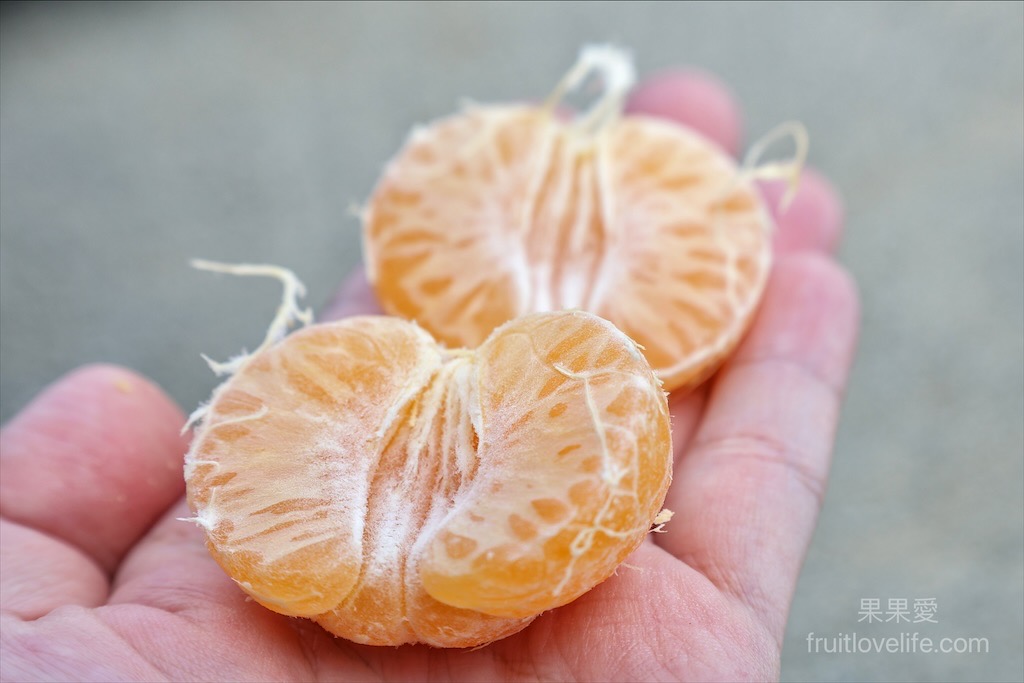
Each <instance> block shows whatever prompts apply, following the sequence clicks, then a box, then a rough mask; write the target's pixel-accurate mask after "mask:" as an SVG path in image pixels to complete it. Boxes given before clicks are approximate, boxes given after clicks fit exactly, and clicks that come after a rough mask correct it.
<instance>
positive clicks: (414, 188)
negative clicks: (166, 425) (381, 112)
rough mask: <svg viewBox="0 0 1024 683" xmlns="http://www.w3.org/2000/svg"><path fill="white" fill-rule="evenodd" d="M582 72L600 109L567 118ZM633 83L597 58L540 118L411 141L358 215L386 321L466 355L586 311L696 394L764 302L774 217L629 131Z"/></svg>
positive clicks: (651, 124) (723, 160) (503, 108)
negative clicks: (515, 327) (540, 314)
mask: <svg viewBox="0 0 1024 683" xmlns="http://www.w3.org/2000/svg"><path fill="white" fill-rule="evenodd" d="M591 71H597V72H599V73H600V74H601V75H603V77H604V80H605V85H606V92H605V95H604V96H603V97H602V98H601V99H600V100H598V102H597V103H596V104H595V105H594V107H593V108H592V109H591V110H590V112H589V113H587V114H586V115H584V116H581V117H579V118H577V119H576V120H573V121H565V120H563V118H561V117H559V116H558V112H557V111H556V104H557V100H558V99H559V98H560V97H561V94H562V93H563V92H564V91H566V90H568V89H570V88H572V87H574V86H575V85H576V84H578V82H580V81H581V79H582V78H583V76H584V75H586V74H587V73H589V72H591ZM631 83H632V71H631V67H629V64H628V62H625V61H624V58H623V57H622V55H621V54H619V53H617V52H615V51H614V50H610V49H609V48H591V49H590V50H589V51H587V50H585V51H584V53H583V55H582V56H581V60H580V62H579V64H577V66H576V67H575V69H574V70H573V71H572V72H570V74H569V75H568V76H567V78H566V80H565V81H563V83H562V84H561V85H560V86H559V88H558V89H557V90H556V93H555V95H554V96H553V97H552V98H551V99H550V100H549V102H548V103H547V104H546V105H543V106H534V105H494V106H471V107H469V108H468V109H466V110H465V111H463V112H461V113H459V114H456V115H453V116H451V117H449V118H445V119H443V120H440V121H437V122H435V123H433V124H431V125H430V126H428V127H426V128H421V129H417V130H415V131H414V132H413V134H412V135H411V136H410V138H409V140H408V142H407V144H406V145H405V147H404V148H403V149H402V150H401V151H400V152H399V153H398V155H397V156H396V157H395V158H394V159H393V160H392V161H391V162H390V164H389V165H388V166H387V168H386V170H385V172H384V174H383V176H382V177H381V179H380V181H379V182H378V184H377V186H376V188H375V189H374V191H373V193H372V196H371V198H370V200H369V202H368V205H367V207H366V210H365V212H364V216H363V236H364V239H363V244H364V258H365V261H366V264H367V273H368V276H369V278H370V280H371V282H372V284H373V285H374V287H375V289H376V292H377V294H378V296H379V299H380V302H381V305H382V306H383V308H384V310H385V311H387V312H388V313H391V314H393V315H399V316H402V317H404V318H408V319H412V320H415V321H416V322H418V323H419V324H420V325H422V326H423V327H424V328H426V329H427V330H429V331H430V333H431V334H433V335H434V336H435V337H436V338H437V339H439V340H441V341H442V342H444V343H445V344H447V345H449V346H451V347H475V346H477V345H479V344H480V343H482V342H483V341H484V339H486V338H487V336H488V334H490V332H491V330H492V329H494V328H495V327H497V326H498V325H500V324H502V323H504V322H505V321H507V320H511V319H514V318H517V317H519V316H522V315H525V314H528V313H532V312H537V311H549V310H561V309H575V308H579V309H584V310H588V311H591V312H593V313H596V314H597V315H599V316H601V317H603V318H606V319H608V320H610V321H612V322H613V323H614V324H615V325H616V326H617V327H618V328H619V329H621V330H622V331H623V332H625V333H626V334H627V335H628V336H630V337H631V338H632V339H634V340H636V342H637V343H638V344H640V345H641V346H642V347H643V348H644V350H645V354H646V356H647V359H648V361H649V362H650V364H651V366H652V367H653V368H654V370H655V372H656V373H657V374H658V376H659V377H660V378H661V379H662V380H663V381H664V384H665V388H666V389H669V390H672V389H677V388H680V387H689V386H694V385H696V384H698V383H699V382H701V381H702V380H703V379H705V378H706V377H707V376H708V375H709V374H710V373H711V372H712V371H713V370H714V369H715V368H716V367H717V366H718V365H719V364H720V363H721V361H722V360H724V358H725V357H726V356H727V354H728V353H729V352H730V351H731V350H732V349H733V347H734V346H735V345H736V343H737V342H738V341H739V339H740V337H741V336H742V334H743V333H744V331H745V329H746V328H747V326H748V324H749V322H750V320H751V318H752V316H753V313H754V311H755V309H756V306H757V303H758V302H759V300H760V298H761V295H762V292H763V290H764V286H765V282H766V279H767V275H768V271H769V267H770V262H771V246H770V237H771V232H772V228H773V226H772V219H771V217H770V214H769V212H768V211H767V210H766V208H765V206H764V204H763V202H762V199H761V196H760V194H759V193H758V191H757V189H756V188H755V186H754V184H753V177H754V176H755V174H753V173H750V172H745V171H743V170H741V169H740V168H738V167H737V165H736V163H735V162H734V161H733V160H732V159H731V158H730V157H729V156H728V155H727V154H725V153H724V152H723V151H722V150H720V149H719V148H718V147H717V146H715V145H714V144H713V143H711V142H709V141H708V140H707V139H705V138H704V137H702V136H701V135H699V134H698V133H696V132H694V131H692V130H690V129H688V128H686V127H684V126H682V125H679V124H675V123H670V122H668V121H663V120H658V119H654V118H650V117H644V116H624V115H622V114H621V109H622V102H623V101H624V98H625V95H626V92H628V89H629V86H630V84H631Z"/></svg>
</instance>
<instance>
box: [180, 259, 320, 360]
mask: <svg viewBox="0 0 1024 683" xmlns="http://www.w3.org/2000/svg"><path fill="white" fill-rule="evenodd" d="M191 265H192V267H193V268H197V269H198V270H206V271H209V272H211V273H226V274H228V275H241V276H250V275H255V276H258V277H272V278H275V279H276V280H278V281H280V282H281V284H282V285H283V286H284V291H283V293H282V296H281V305H280V306H278V308H277V313H276V314H275V315H274V319H273V320H272V321H271V322H270V327H268V328H267V334H266V336H265V337H264V338H263V342H262V343H261V344H260V345H259V346H258V347H256V350H254V351H253V352H252V353H246V352H245V350H244V349H243V351H242V353H241V354H239V355H238V356H235V357H233V358H231V359H229V360H227V361H225V362H223V363H219V362H217V361H215V360H212V359H210V358H209V357H208V356H206V354H203V360H205V361H206V363H207V365H209V366H210V369H211V370H213V372H214V374H216V375H217V376H218V377H219V376H221V375H230V374H234V373H235V372H236V371H237V370H238V369H239V368H240V367H242V365H243V364H244V363H245V362H246V361H247V360H249V359H250V358H252V357H253V356H255V355H256V354H258V353H260V352H261V351H263V350H264V349H266V348H269V347H270V346H273V345H274V344H276V343H277V342H279V341H281V340H282V339H284V337H285V335H287V334H288V331H289V330H290V329H291V328H292V327H293V326H294V325H295V324H296V323H302V324H304V325H308V324H310V323H311V322H313V309H311V308H306V309H302V308H299V299H301V298H302V297H304V296H306V286H305V285H304V284H302V282H301V281H300V280H299V278H298V277H296V276H295V273H293V272H292V271H290V270H288V269H287V268H282V267H281V266H274V265H265V264H252V263H238V264H231V263H218V262H216V261H206V260H203V259H193V260H192V261H191Z"/></svg>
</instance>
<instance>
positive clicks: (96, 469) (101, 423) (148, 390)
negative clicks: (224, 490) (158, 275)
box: [0, 365, 186, 572]
mask: <svg viewBox="0 0 1024 683" xmlns="http://www.w3.org/2000/svg"><path fill="white" fill-rule="evenodd" d="M183 423H184V417H183V416H182V414H181V412H180V411H179V410H178V408H177V406H175V405H174V403H173V402H171V400H170V399H169V398H167V396H166V395H165V394H164V393H163V392H162V391H161V390H160V389H158V388H157V387H156V386H155V385H153V384H151V383H150V382H149V381H148V380H146V379H144V378H142V377H140V376H139V375H136V374H134V373H132V372H131V371H129V370H126V369H123V368H118V367H114V366H109V365H93V366H87V367H85V368H81V369H79V370H77V371H75V372H73V373H71V374H70V375H67V376H65V377H64V378H62V379H60V380H58V381H57V382H56V383H55V384H53V385H52V386H51V387H50V388H49V389H47V390H46V391H44V392H43V393H42V394H41V395H40V396H39V397H37V398H36V399H35V400H34V401H33V402H32V403H31V404H29V406H28V407H27V408H25V409H24V410H23V411H22V412H21V413H20V414H19V415H18V416H16V417H15V418H14V419H13V420H12V421H11V423H10V424H9V425H7V426H6V427H5V428H4V429H3V431H2V432H0V454H2V455H0V468H2V476H0V514H2V515H3V517H4V518H6V519H8V520H9V521H12V522H16V523H18V524H21V525H23V526H26V527H28V528H30V529H35V530H36V531H39V532H42V533H44V534H49V535H50V536H53V537H56V538H58V539H61V540H62V541H65V542H67V543H69V544H71V545H73V546H75V547H76V548H78V549H80V550H81V551H82V552H84V553H85V554H86V555H88V556H89V557H91V558H92V559H93V560H94V561H95V562H96V563H97V564H98V565H99V566H100V567H101V568H102V569H103V570H105V571H107V572H109V571H111V570H112V569H113V568H114V567H116V566H117V563H118V562H119V561H120V560H121V557H122V556H123V555H124V553H125V551H127V549H128V548H130V547H131V545H132V544H133V543H135V541H136V540H137V539H138V538H139V537H140V536H141V535H142V534H143V533H144V532H145V531H146V529H147V528H149V526H150V524H152V523H153V520H154V519H156V518H157V516H158V515H159V514H160V513H161V512H162V511H163V510H165V509H166V508H167V506H168V505H170V503H171V502H172V501H173V500H174V499H175V498H177V497H178V496H180V495H181V491H182V489H183V486H184V485H183V478H182V458H183V456H184V453H185V450H186V442H185V440H184V439H183V437H181V436H180V435H179V433H178V430H179V429H180V428H181V425H182V424H183Z"/></svg>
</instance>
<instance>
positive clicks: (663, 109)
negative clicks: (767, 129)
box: [626, 69, 742, 156]
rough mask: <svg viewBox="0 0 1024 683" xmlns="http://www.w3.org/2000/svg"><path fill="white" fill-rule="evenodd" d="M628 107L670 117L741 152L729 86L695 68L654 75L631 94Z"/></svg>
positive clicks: (738, 124)
mask: <svg viewBox="0 0 1024 683" xmlns="http://www.w3.org/2000/svg"><path fill="white" fill-rule="evenodd" d="M626 111H627V112H628V113H631V114H647V115H650V116H657V117H658V118H663V119H669V120H671V121H675V122H677V123H682V124H683V125H686V126H689V127H690V128H693V129H694V130H696V131H697V132H698V133H701V134H703V135H705V136H706V137H708V138H709V139H710V140H712V141H713V142H715V143H716V144H717V145H719V146H720V147H721V148H722V149H723V150H725V151H726V152H728V153H729V154H730V155H732V156H736V154H737V153H738V152H739V145H740V135H741V131H742V124H741V122H740V113H739V107H738V106H736V100H735V98H734V97H733V95H732V92H730V90H729V88H728V87H727V86H726V85H725V84H724V83H722V82H721V81H719V80H718V79H717V78H715V77H714V76H712V75H710V74H707V73H704V72H702V71H697V70H695V69H674V70H671V71H665V72H662V73H660V74H656V75H654V76H651V77H650V78H647V79H645V80H644V81H643V82H642V83H640V84H639V85H638V86H637V87H636V89H634V90H633V92H632V93H631V95H630V98H629V102H628V103H627V105H626Z"/></svg>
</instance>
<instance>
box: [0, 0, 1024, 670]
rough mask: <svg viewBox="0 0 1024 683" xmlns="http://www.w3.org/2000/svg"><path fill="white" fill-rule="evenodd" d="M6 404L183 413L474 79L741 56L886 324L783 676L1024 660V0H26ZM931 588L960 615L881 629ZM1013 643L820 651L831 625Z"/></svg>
mask: <svg viewBox="0 0 1024 683" xmlns="http://www.w3.org/2000/svg"><path fill="white" fill-rule="evenodd" d="M0 12H2V14H0V198H2V201H0V366H2V372H0V389H2V392H0V398H2V401H0V416H2V418H3V419H5V420H6V419H7V418H9V417H10V416H11V415H12V414H13V413H14V412H15V411H16V410H17V409H18V408H19V407H20V406H22V405H23V404H24V403H25V402H26V401H28V400H29V399H30V397H31V396H32V395H33V394H34V393H36V392H37V391H39V390H40V389H41V388H42V387H43V386H44V385H46V384H47V383H49V382H50V381H52V380H53V379H54V378H56V377H57V376H59V375H60V374H62V373H63V372H65V371H67V370H69V369H71V368H73V367H75V366H76V365H79V364H81V363H85V362H89V361H97V360H104V361H113V362H117V363H122V364H124V365H127V366H130V367H132V368H135V369H136V370H139V371H141V372H143V373H145V374H147V375H149V376H150V377H152V378H154V379H155V380H157V381H158V382H159V383H160V384H161V385H163V386H164V387H166V389H167V391H168V392H169V393H170V394H171V395H172V396H173V397H174V398H175V399H176V400H177V401H178V402H179V403H180V404H181V405H182V407H183V408H184V409H185V410H186V411H188V410H189V409H191V408H192V407H193V406H194V405H195V404H197V403H198V402H199V401H200V400H202V399H203V398H205V397H206V396H207V395H208V393H209V391H210V390H211V388H212V387H213V386H214V384H215V380H214V378H213V376H212V375H211V374H210V372H209V371H208V370H207V368H206V367H205V365H204V364H203V362H202V361H201V360H200V358H199V353H200V352H206V353H208V354H210V355H211V356H213V357H214V358H225V357H227V356H229V355H231V354H233V353H235V352H237V351H238V350H239V349H241V348H242V347H243V346H248V347H249V348H252V346H254V345H255V344H256V343H257V342H258V340H259V339H261V338H262V334H263V332H264V330H265V327H266V324H267V322H268V321H269V319H270V317H271V315H272V313H273V311H274V309H275V307H276V305H277V302H278V297H279V288H278V286H277V284H276V283H272V282H264V281H260V280H252V279H233V278H226V277H217V276H213V275H210V274H207V273H200V272H196V271H192V270H190V269H189V268H188V267H187V265H186V264H187V261H188V259H189V258H191V257H195V256H202V257H206V258H211V259H220V260H228V261H252V262H274V263H278V264H281V265H285V266H287V267H290V268H292V269H294V270H295V271H296V272H297V273H298V274H299V275H300V277H301V278H302V279H303V280H304V281H305V282H306V284H307V285H308V286H309V289H310V298H309V301H310V302H311V303H313V304H314V305H316V306H320V305H322V304H323V303H325V302H326V301H327V300H328V299H329V298H330V296H331V293H332V290H333V289H334V287H335V286H336V285H337V283H338V282H339V281H340V280H341V279H342V278H343V277H344V276H345V274H346V273H348V272H349V271H350V269H351V268H352V267H353V265H354V264H356V263H357V261H358V260H359V243H358V225H357V223H356V221H355V220H354V219H353V218H351V216H350V215H349V209H350V207H351V205H353V204H354V203H357V202H361V201H363V200H364V199H365V198H366V197H367V195H368V193H369V191H370V189H371V187H372V185H373V183H374V180H375V178H376V176H377V174H378V172H379V171H380V169H381V168H382V165H383V163H384V162H385V161H386V160H387V159H388V158H389V157H390V156H391V155H392V154H393V153H394V152H395V151H396V150H397V148H398V146H399V145H400V143H401V142H402V140H403V137H404V135H405V133H406V131H407V130H408V129H409V128H410V126H411V125H412V124H414V123H417V122H425V121H428V120H430V119H432V118H434V117H437V116H440V115H443V114H446V113H448V112H450V111H451V110H452V109H453V107H454V106H455V105H456V103H457V102H458V101H459V100H460V98H462V97H464V96H472V97H473V98H474V99H477V100H480V101H489V100H508V99H516V98H520V97H528V98H539V97H543V96H544V95H546V94H547V92H548V91H549V89H550V88H551V86H552V85H553V83H554V82H555V80H556V78H557V77H558V76H559V75H561V74H562V73H563V72H564V70H565V69H566V68H567V66H568V65H569V64H570V63H571V62H572V60H573V59H574V57H575V54H576V52H577V49H578V48H579V46H580V45H581V44H583V43H585V42H594V41H608V40H611V41H615V42H618V43H621V44H623V45H625V46H629V47H632V48H633V49H634V53H635V56H636V59H637V64H638V67H639V69H640V71H641V73H651V72H653V71H656V70H658V69H661V68H665V67H669V66H673V65H681V64H687V65H694V66H698V67H700V68H703V69H706V70H709V71H711V72H714V73H716V74H718V75H720V76H721V77H723V78H724V79H725V80H726V81H727V82H729V83H730V84H731V85H732V87H733V88H734V91H735V94H736V96H737V98H738V100H739V101H740V102H741V104H742V106H743V109H744V117H745V123H746V130H747V138H746V139H747V141H748V142H749V141H750V140H751V139H752V138H753V137H756V136H757V135H758V134H760V133H763V132H764V131H766V130H768V129H769V128H770V127H771V126H773V125H774V124H776V123H778V122H780V121H783V120H788V119H792V118H798V119H801V120H803V121H804V122H805V123H806V124H807V126H808V128H809V129H810V131H811V134H812V140H813V143H812V152H811V159H812V163H813V164H814V165H816V166H818V167H819V168H821V169H823V170H824V172H825V173H827V174H828V175H829V176H831V177H832V178H833V179H834V180H835V182H836V183H837V185H838V186H839V187H840V188H841V189H842V191H843V193H844V195H845V197H846V202H847V207H848V221H847V231H846V235H845V239H844V243H843V245H842V249H841V252H840V258H841V259H842V261H843V262H844V263H845V264H846V265H847V266H848V267H849V269H850V270H851V271H852V272H853V274H854V275H855V277H856V279H857V281H858V282H859V285H860V288H861V293H862V297H863V309H864V321H863V322H864V327H863V335H862V340H861V346H860V351H859V355H858V359H857V363H856V367H855V369H854V375H853V381H852V385H851V388H850V391H849V394H848V398H847V404H846V410H845V413H844V418H843V423H842V425H841V428H840V435H839V441H838V444H837V447H836V454H835V464H834V467H833V475H832V479H831V485H830V490H829V493H828V496H827V500H826V505H825V510H824V512H823V515H822V519H821V524H820V526H819V529H818V533H817V535H816V537H815V541H814V544H813V546H812V548H811V551H810V555H809V557H808V560H807V564H806V567H805V570H804V573H803V575H802V578H801V582H800V585H799V588H798V593H797V597H796V602H795V604H794V607H793V612H792V617H791V620H790V623H789V629H788V635H787V641H786V647H785V652H784V656H783V678H784V679H786V680H808V681H810V680H830V681H838V680H851V681H853V680H856V681H866V680H928V681H945V680H948V681H957V680H990V681H997V680H998V681H1013V680H1016V681H1020V680H1022V679H1024V664H1022V650H1024V628H1022V618H1024V540H1022V534H1024V529H1022V528H1024V501H1022V489H1024V472H1022V463H1024V38H1022V33H1024V5H1022V4H1021V3H998V4H986V3H964V4H957V3H954V4H831V3H820V4H810V3H808V4H770V3H756V4H746V3H735V4H734V3H727V4H714V3H712V4H670V3H651V4H647V3H629V4H627V3H621V4H620V3H600V4H588V3H558V4H555V3H551V4H547V3H543V4H527V3H521V4H520V3H493V4H468V3H465V4H463V3H458V4H446V3H439V4H432V3H428V4H398V3H394V4H390V3H385V4H359V3H345V4H336V5H328V4H309V5H303V4H288V5H277V4H235V3H230V4H200V3H188V4H170V3H169V4H140V3H125V4H120V3H117V4H86V3H75V4H69V5H49V4H44V5H24V4H6V5H4V6H3V8H2V10H0ZM871 598H877V599H879V600H880V603H881V606H882V608H883V610H884V609H886V607H887V606H888V601H889V600H890V599H894V600H895V599H901V598H907V599H908V600H909V601H910V602H911V603H912V602H913V600H914V599H916V598H935V600H936V604H937V607H938V611H937V613H936V615H935V617H936V619H937V621H938V623H937V624H928V623H923V624H909V625H908V624H902V625H900V626H896V625H895V624H877V623H876V624H872V625H868V624H865V623H858V619H859V611H860V608H861V606H862V600H865V599H871ZM900 631H908V632H913V631H917V632H919V633H920V634H921V635H924V636H929V637H933V638H935V639H938V638H942V637H950V638H960V637H965V638H966V637H974V638H987V639H988V641H989V652H988V653H987V654H960V655H957V654H932V655H924V654H898V653H893V654H889V653H882V654H866V653H858V654H825V653H814V652H808V647H807V635H808V633H810V632H814V633H815V635H819V636H834V635H839V634H844V633H853V632H857V633H858V635H867V636H875V637H878V636H883V635H895V634H897V633H899V632H900Z"/></svg>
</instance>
